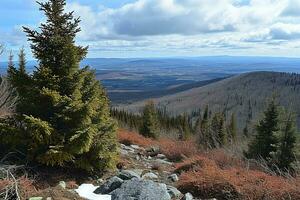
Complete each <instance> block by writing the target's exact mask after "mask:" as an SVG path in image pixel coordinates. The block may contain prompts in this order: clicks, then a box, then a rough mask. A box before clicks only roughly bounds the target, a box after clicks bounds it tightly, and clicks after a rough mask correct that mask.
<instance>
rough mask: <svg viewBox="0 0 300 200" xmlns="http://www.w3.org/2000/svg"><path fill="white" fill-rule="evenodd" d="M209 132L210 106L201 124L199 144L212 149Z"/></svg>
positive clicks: (206, 109)
mask: <svg viewBox="0 0 300 200" xmlns="http://www.w3.org/2000/svg"><path fill="white" fill-rule="evenodd" d="M209 132H210V131H209V111H208V106H206V107H205V110H204V113H203V117H202V120H201V123H200V132H199V143H200V144H201V145H203V146H204V147H205V148H210V139H209Z"/></svg>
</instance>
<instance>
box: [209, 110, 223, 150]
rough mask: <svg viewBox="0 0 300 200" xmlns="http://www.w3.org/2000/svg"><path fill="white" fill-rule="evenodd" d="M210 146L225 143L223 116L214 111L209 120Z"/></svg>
mask: <svg viewBox="0 0 300 200" xmlns="http://www.w3.org/2000/svg"><path fill="white" fill-rule="evenodd" d="M209 138H210V147H211V148H216V147H222V146H224V145H225V144H226V141H227V137H226V129H225V120H224V116H223V115H222V114H220V113H216V114H215V115H214V116H213V118H212V120H211V128H210V135H209Z"/></svg>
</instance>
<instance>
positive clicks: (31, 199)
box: [28, 197, 43, 200]
mask: <svg viewBox="0 0 300 200" xmlns="http://www.w3.org/2000/svg"><path fill="white" fill-rule="evenodd" d="M28 200H43V197H30V198H29V199H28Z"/></svg>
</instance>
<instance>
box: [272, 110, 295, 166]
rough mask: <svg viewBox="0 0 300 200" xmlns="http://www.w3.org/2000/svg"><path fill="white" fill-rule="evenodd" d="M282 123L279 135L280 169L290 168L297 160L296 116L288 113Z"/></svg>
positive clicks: (278, 156) (278, 157) (278, 160)
mask: <svg viewBox="0 0 300 200" xmlns="http://www.w3.org/2000/svg"><path fill="white" fill-rule="evenodd" d="M285 118H286V120H285V121H284V122H283V123H282V124H283V125H282V130H281V134H280V135H279V147H278V150H277V155H276V159H277V165H278V167H279V168H280V169H284V170H290V169H291V164H292V163H293V162H294V161H295V160H296V157H295V146H296V140H297V138H296V133H297V130H296V120H295V116H293V115H292V114H288V115H286V116H285Z"/></svg>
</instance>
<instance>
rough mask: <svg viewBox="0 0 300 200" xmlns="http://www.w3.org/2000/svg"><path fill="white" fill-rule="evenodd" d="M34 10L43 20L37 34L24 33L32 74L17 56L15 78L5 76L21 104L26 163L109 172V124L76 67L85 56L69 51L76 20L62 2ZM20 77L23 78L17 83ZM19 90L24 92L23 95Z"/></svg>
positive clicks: (105, 109) (112, 140) (112, 146)
mask: <svg viewBox="0 0 300 200" xmlns="http://www.w3.org/2000/svg"><path fill="white" fill-rule="evenodd" d="M39 5H40V10H41V11H43V12H44V13H45V15H46V17H47V20H46V23H43V24H41V26H40V29H41V30H40V32H38V31H36V30H31V29H29V28H26V27H24V31H25V33H26V34H27V37H28V40H29V41H30V42H31V48H32V51H33V54H34V56H35V57H36V59H37V60H38V62H39V65H38V67H37V70H35V71H34V72H33V74H32V75H28V74H26V71H25V63H26V61H25V60H24V59H23V58H24V56H25V55H24V51H21V53H20V55H19V57H20V67H19V69H18V70H17V72H18V73H9V77H10V78H11V80H15V81H12V83H14V85H15V86H16V87H17V90H18V92H19V93H21V96H22V98H23V99H24V100H26V106H20V107H19V110H18V113H19V118H21V120H20V121H21V122H20V123H21V124H22V129H23V130H22V132H23V134H24V136H25V140H24V141H23V142H24V143H25V149H26V153H27V157H28V159H30V160H31V161H38V162H40V163H42V164H46V165H52V166H68V165H69V164H72V165H74V166H75V167H78V168H81V169H85V170H88V171H93V170H97V171H101V170H103V169H105V168H107V167H112V166H113V165H114V158H115V157H116V147H117V144H116V136H115V123H114V121H113V120H112V119H111V118H110V113H109V102H108V99H107V97H106V93H105V91H104V89H103V88H102V86H101V85H100V83H99V81H97V80H96V79H95V74H94V72H93V71H91V70H90V69H89V67H85V68H83V69H80V67H79V63H80V61H81V60H82V59H83V58H85V56H86V54H87V47H81V46H76V45H75V36H76V34H77V33H78V32H79V31H80V28H79V27H78V25H79V22H80V20H79V18H75V19H74V17H73V12H70V13H65V12H64V7H65V5H66V2H65V0H49V1H47V2H45V3H39ZM20 74H26V75H27V78H26V79H24V80H23V79H20V78H21V75H20ZM20 80H21V81H20ZM19 81H20V82H19ZM20 84H22V85H24V88H25V89H26V88H30V91H27V92H26V93H24V92H23V91H22V89H21V88H20ZM21 105H22V103H21ZM22 150H23V149H22Z"/></svg>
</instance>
